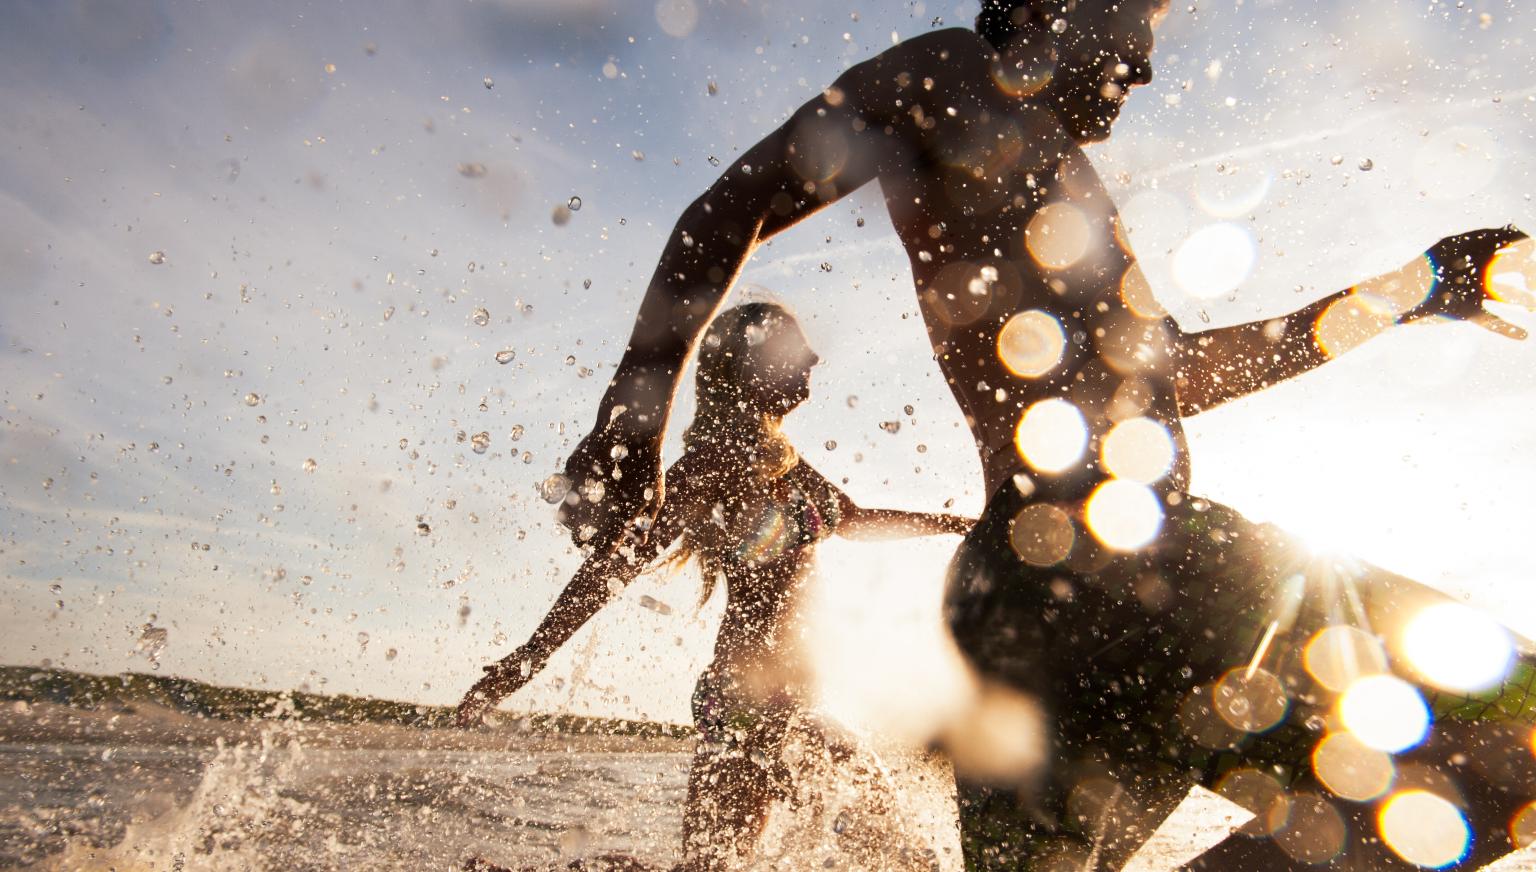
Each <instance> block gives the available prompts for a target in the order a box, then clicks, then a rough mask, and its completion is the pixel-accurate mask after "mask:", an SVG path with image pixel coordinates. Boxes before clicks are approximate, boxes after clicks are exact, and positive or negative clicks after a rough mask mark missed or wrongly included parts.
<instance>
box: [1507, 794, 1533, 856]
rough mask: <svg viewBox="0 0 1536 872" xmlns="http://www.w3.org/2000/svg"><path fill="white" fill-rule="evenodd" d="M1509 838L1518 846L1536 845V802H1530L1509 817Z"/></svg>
mask: <svg viewBox="0 0 1536 872" xmlns="http://www.w3.org/2000/svg"><path fill="white" fill-rule="evenodd" d="M1509 840H1510V841H1511V842H1514V843H1515V847H1516V848H1529V847H1530V846H1531V845H1536V802H1528V803H1526V804H1525V805H1523V806H1521V807H1520V810H1519V811H1517V812H1515V816H1514V817H1512V818H1510V819H1509Z"/></svg>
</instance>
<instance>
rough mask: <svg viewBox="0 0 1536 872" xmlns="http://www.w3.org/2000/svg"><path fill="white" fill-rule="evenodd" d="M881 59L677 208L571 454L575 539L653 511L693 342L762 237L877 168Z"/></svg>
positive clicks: (607, 539)
mask: <svg viewBox="0 0 1536 872" xmlns="http://www.w3.org/2000/svg"><path fill="white" fill-rule="evenodd" d="M877 60H878V59H877ZM875 64H877V61H870V62H867V63H865V64H860V65H858V66H855V67H853V68H851V69H849V70H848V71H847V72H845V73H844V74H843V75H842V76H841V77H840V78H839V79H838V81H837V82H836V83H835V84H834V85H833V86H832V87H830V88H828V89H827V90H826V91H824V92H823V93H822V94H821V96H819V97H817V98H816V99H814V100H811V101H810V102H808V103H806V104H805V105H804V106H802V107H801V108H800V109H799V110H798V111H797V112H795V113H794V115H793V116H792V117H791V118H790V119H789V120H788V121H787V122H785V123H784V125H783V126H781V127H780V128H779V129H778V130H775V131H774V132H773V133H771V134H769V135H768V136H767V137H765V138H764V139H763V140H762V141H761V142H759V143H757V144H756V145H755V146H753V147H752V148H750V149H748V150H747V152H746V153H744V154H743V155H741V156H740V157H739V158H737V159H736V160H734V161H733V162H732V164H731V166H730V167H729V168H728V169H727V170H726V171H725V172H724V173H722V174H721V176H720V178H719V179H718V180H716V181H715V183H714V184H713V185H711V186H710V187H709V189H708V190H707V191H705V192H704V194H703V195H701V196H700V197H699V198H698V199H696V200H694V201H693V203H691V204H690V205H689V206H688V208H686V209H684V210H683V214H682V216H681V217H680V218H678V221H677V224H676V226H675V227H674V228H673V231H672V234H671V236H670V238H669V239H668V240H667V245H666V248H665V250H664V251H663V252H662V255H661V259H660V260H659V262H658V263H657V265H656V271H655V274H654V275H653V276H652V277H651V282H650V285H649V286H648V287H647V289H646V292H645V298H644V300H642V301H641V304H640V311H639V314H638V315H637V316H636V318H635V327H634V331H633V332H632V333H631V335H630V338H629V343H628V347H627V348H626V350H625V352H624V356H623V358H622V359H621V360H620V361H619V365H618V368H617V370H616V371H615V373H614V377H613V380H612V382H610V384H609V387H608V391H607V393H606V394H604V396H603V400H602V403H601V405H600V406H599V407H598V413H597V421H596V423H595V424H594V425H593V429H592V431H591V432H590V433H589V434H588V435H587V436H586V437H585V438H584V439H583V440H582V441H581V443H580V444H579V445H578V446H577V447H576V450H575V451H574V452H573V453H572V455H571V457H570V458H569V459H568V460H567V461H566V475H567V476H568V477H569V478H570V479H571V483H572V485H573V486H575V488H576V496H574V497H572V498H569V499H568V501H567V504H566V505H565V506H564V507H563V509H562V511H561V516H560V517H561V521H562V523H564V524H565V525H566V526H568V527H569V528H570V529H571V530H572V532H573V533H574V534H575V535H576V537H577V540H578V541H589V542H592V543H594V544H597V545H598V546H599V547H601V548H604V549H606V548H609V547H612V545H613V544H614V543H615V542H617V541H618V538H619V536H620V534H621V533H622V532H623V531H624V530H625V529H626V528H627V527H629V525H630V524H631V523H632V522H633V521H634V520H635V519H636V518H649V517H652V516H654V514H655V512H656V509H657V507H658V506H659V504H660V501H661V499H662V473H661V439H662V435H663V433H664V432H665V430H666V425H667V417H668V414H669V413H670V410H671V406H672V397H673V394H674V393H675V391H676V389H677V384H678V381H679V380H680V378H681V376H682V371H683V368H684V366H685V365H686V363H687V361H688V358H689V356H690V354H691V353H692V351H693V346H694V343H695V342H697V341H698V338H699V336H700V335H701V334H702V333H703V331H704V328H705V327H706V326H707V325H708V324H709V322H710V320H711V319H712V318H713V317H714V314H715V312H716V311H717V310H718V309H719V307H720V305H721V303H722V302H723V301H724V299H725V296H726V294H727V292H728V291H729V290H730V288H731V286H732V284H734V282H735V281H736V277H737V275H738V274H739V273H740V272H741V268H742V266H743V264H745V263H746V260H747V258H748V257H750V256H751V254H752V252H753V250H754V249H755V248H756V247H757V245H758V244H760V243H761V242H763V241H765V240H766V239H767V238H769V237H770V236H772V235H773V234H775V233H777V232H779V231H781V230H783V229H786V228H788V227H789V226H791V225H793V224H794V223H796V222H798V221H799V220H801V219H803V218H805V217H806V216H808V215H811V214H813V213H815V212H817V211H819V210H820V209H821V208H823V207H824V206H826V205H827V204H829V203H831V202H833V201H834V200H836V199H838V198H840V197H842V196H843V195H845V194H847V193H849V192H851V191H853V190H854V189H856V188H858V187H859V186H861V185H863V184H864V183H865V182H868V181H870V180H871V179H873V178H874V177H875V174H876V172H877V169H876V168H877V166H878V165H879V162H880V160H881V151H882V149H887V148H888V147H889V146H888V143H886V142H884V141H882V140H883V137H881V136H879V135H878V134H876V133H874V132H872V131H871V130H870V129H869V125H867V124H866V123H865V122H864V120H863V118H862V117H861V113H860V109H859V107H860V106H862V105H863V98H864V97H866V96H867V94H868V92H869V88H870V80H872V77H873V76H872V68H873V66H874V65H875ZM596 483H601V487H598V486H597V484H596ZM642 526H643V523H642Z"/></svg>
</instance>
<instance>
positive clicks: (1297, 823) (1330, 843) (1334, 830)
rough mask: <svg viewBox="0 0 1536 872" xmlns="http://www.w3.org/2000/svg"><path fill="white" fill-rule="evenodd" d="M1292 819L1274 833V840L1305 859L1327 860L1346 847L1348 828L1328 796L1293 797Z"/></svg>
mask: <svg viewBox="0 0 1536 872" xmlns="http://www.w3.org/2000/svg"><path fill="white" fill-rule="evenodd" d="M1290 811H1291V815H1290V820H1288V821H1287V822H1286V825H1285V827H1284V828H1283V829H1281V830H1280V831H1279V832H1277V833H1275V835H1274V839H1275V844H1277V845H1279V846H1280V848H1281V849H1282V850H1284V851H1285V852H1286V853H1287V854H1290V855H1291V857H1293V858H1295V859H1296V860H1298V861H1300V862H1302V863H1318V864H1321V863H1326V862H1328V861H1329V860H1332V859H1333V858H1334V857H1336V856H1338V853H1339V852H1340V851H1342V850H1344V838H1345V836H1347V835H1348V834H1349V830H1348V829H1347V828H1346V827H1345V826H1344V819H1343V818H1342V817H1340V816H1339V811H1338V809H1336V808H1334V807H1333V803H1331V802H1329V801H1328V800H1327V798H1325V797H1323V796H1319V795H1318V794H1315V793H1302V794H1298V795H1297V796H1295V797H1293V798H1292V799H1291V809H1290Z"/></svg>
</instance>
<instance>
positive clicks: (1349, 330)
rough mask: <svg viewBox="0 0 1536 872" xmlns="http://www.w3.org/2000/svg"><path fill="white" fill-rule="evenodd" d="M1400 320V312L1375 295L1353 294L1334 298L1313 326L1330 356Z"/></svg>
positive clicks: (1354, 345)
mask: <svg viewBox="0 0 1536 872" xmlns="http://www.w3.org/2000/svg"><path fill="white" fill-rule="evenodd" d="M1396 321H1397V313H1396V312H1394V311H1392V309H1391V308H1390V307H1388V306H1384V305H1382V304H1381V302H1380V301H1379V300H1377V299H1376V298H1373V297H1367V296H1361V295H1359V294H1350V295H1349V296H1346V297H1340V298H1339V299H1337V300H1334V301H1333V303H1332V304H1331V305H1329V306H1328V308H1326V309H1324V310H1323V314H1321V315H1319V316H1317V323H1315V324H1313V325H1312V337H1313V339H1314V340H1316V342H1317V347H1318V348H1320V349H1322V351H1323V353H1324V354H1326V355H1328V356H1329V357H1338V356H1339V355H1341V354H1343V353H1344V352H1346V351H1349V350H1351V349H1353V348H1356V347H1358V346H1360V345H1363V344H1364V343H1365V342H1366V341H1367V340H1369V339H1371V338H1373V337H1375V336H1376V335H1377V334H1379V333H1382V332H1384V331H1385V330H1386V329H1387V328H1389V327H1391V326H1392V325H1393V324H1395V323H1396Z"/></svg>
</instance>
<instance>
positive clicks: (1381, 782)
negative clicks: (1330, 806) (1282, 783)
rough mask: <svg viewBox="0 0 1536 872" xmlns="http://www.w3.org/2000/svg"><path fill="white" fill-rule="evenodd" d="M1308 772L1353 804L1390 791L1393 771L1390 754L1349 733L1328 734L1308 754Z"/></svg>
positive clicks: (1393, 775)
mask: <svg viewBox="0 0 1536 872" xmlns="http://www.w3.org/2000/svg"><path fill="white" fill-rule="evenodd" d="M1312 771H1313V772H1315V773H1317V778H1318V780H1319V781H1321V782H1322V783H1323V786H1324V787H1326V788H1328V789H1329V790H1331V791H1333V792H1334V794H1335V795H1337V796H1339V797H1342V798H1344V799H1351V800H1354V801H1355V802H1365V801H1366V800H1371V799H1375V798H1376V797H1378V796H1381V795H1382V794H1384V793H1386V792H1387V791H1388V790H1390V789H1391V788H1392V779H1393V778H1394V777H1395V776H1396V774H1397V771H1396V769H1395V767H1393V765H1392V755H1390V754H1388V753H1387V752H1385V751H1379V750H1377V749H1375V748H1372V747H1370V746H1369V745H1366V744H1365V743H1364V742H1362V741H1360V739H1359V738H1358V737H1356V736H1355V735H1354V734H1353V733H1330V734H1329V735H1328V736H1326V737H1324V739H1323V740H1322V741H1321V742H1318V743H1317V748H1316V749H1314V750H1313V752H1312Z"/></svg>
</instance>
